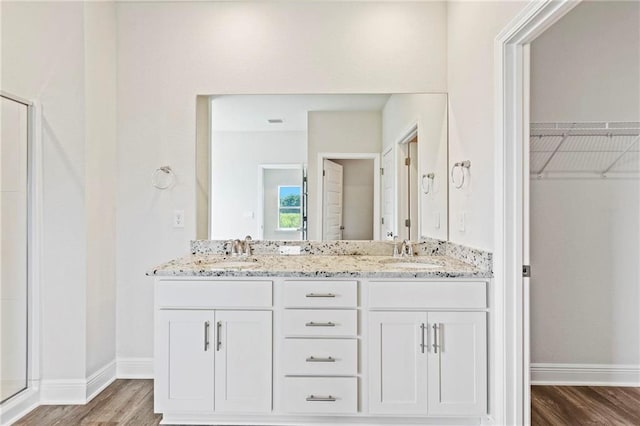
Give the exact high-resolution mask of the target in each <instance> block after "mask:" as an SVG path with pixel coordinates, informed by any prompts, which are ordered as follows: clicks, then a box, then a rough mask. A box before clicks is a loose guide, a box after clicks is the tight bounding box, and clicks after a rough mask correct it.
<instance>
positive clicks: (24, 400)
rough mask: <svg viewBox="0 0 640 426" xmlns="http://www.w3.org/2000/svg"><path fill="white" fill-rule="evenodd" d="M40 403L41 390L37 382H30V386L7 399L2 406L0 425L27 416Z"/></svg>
mask: <svg viewBox="0 0 640 426" xmlns="http://www.w3.org/2000/svg"><path fill="white" fill-rule="evenodd" d="M39 405H40V390H39V386H38V385H37V384H30V385H29V388H27V389H26V390H25V391H23V392H20V393H19V394H18V395H16V396H14V397H13V398H10V399H8V400H7V401H5V402H4V403H3V404H2V406H1V407H0V425H2V426H4V425H11V424H13V423H14V422H16V421H17V420H18V419H20V418H22V417H24V416H26V415H27V414H29V413H30V412H31V411H33V410H34V409H35V408H37V407H38V406H39Z"/></svg>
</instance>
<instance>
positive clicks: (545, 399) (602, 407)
mask: <svg viewBox="0 0 640 426" xmlns="http://www.w3.org/2000/svg"><path fill="white" fill-rule="evenodd" d="M531 423H532V424H533V425H536V426H538V425H539V426H552V425H553V426H555V425H595V424H598V425H640V388H631V387H606V386H532V387H531Z"/></svg>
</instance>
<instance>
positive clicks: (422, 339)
mask: <svg viewBox="0 0 640 426" xmlns="http://www.w3.org/2000/svg"><path fill="white" fill-rule="evenodd" d="M426 328H427V327H426V326H425V325H424V323H422V324H420V331H421V333H420V334H421V336H420V337H421V340H420V350H421V351H422V353H424V347H425V344H424V330H425V329H426Z"/></svg>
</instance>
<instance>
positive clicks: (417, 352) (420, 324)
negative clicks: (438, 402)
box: [369, 312, 427, 414]
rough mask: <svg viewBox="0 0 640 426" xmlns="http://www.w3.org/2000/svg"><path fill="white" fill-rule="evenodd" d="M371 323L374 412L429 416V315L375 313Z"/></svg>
mask: <svg viewBox="0 0 640 426" xmlns="http://www.w3.org/2000/svg"><path fill="white" fill-rule="evenodd" d="M369 322H370V329H369V362H370V389H369V395H370V402H369V407H370V408H369V409H370V412H371V413H379V414H396V413H397V414H427V353H426V347H423V346H422V342H423V336H424V339H425V340H426V337H427V336H426V331H425V332H424V333H423V328H424V327H426V325H427V314H426V313H424V312H372V313H370V314H369ZM425 343H426V341H425Z"/></svg>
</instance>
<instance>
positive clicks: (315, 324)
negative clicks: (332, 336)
mask: <svg viewBox="0 0 640 426" xmlns="http://www.w3.org/2000/svg"><path fill="white" fill-rule="evenodd" d="M305 326H306V327H335V326H336V325H335V324H334V323H332V322H331V321H329V322H313V321H311V322H308V323H306V324H305Z"/></svg>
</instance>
